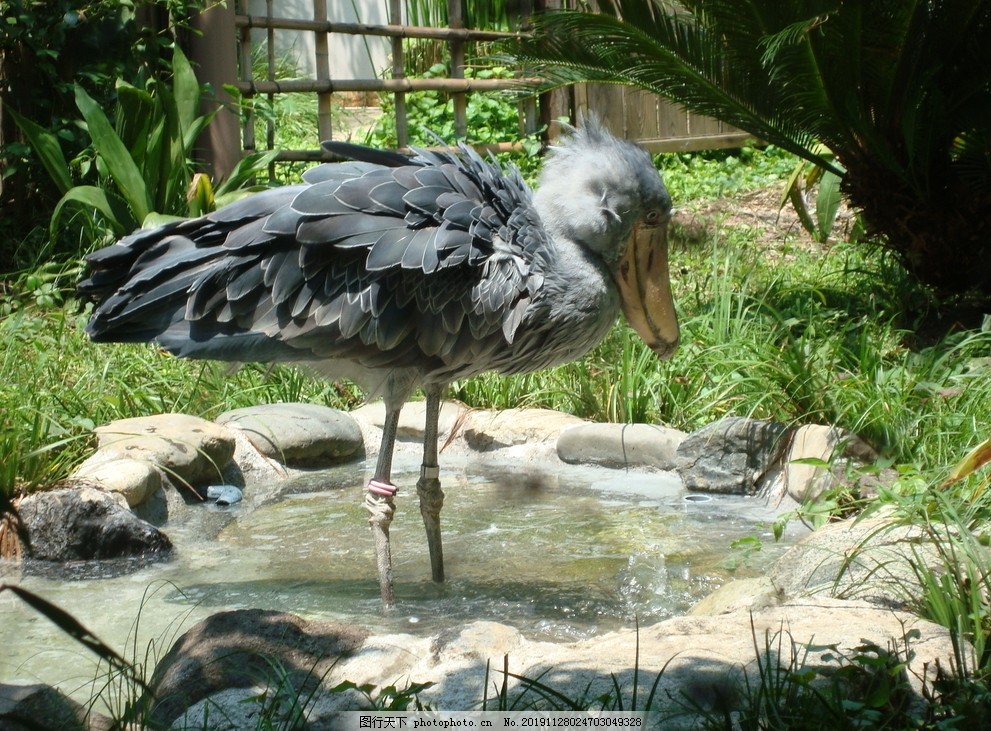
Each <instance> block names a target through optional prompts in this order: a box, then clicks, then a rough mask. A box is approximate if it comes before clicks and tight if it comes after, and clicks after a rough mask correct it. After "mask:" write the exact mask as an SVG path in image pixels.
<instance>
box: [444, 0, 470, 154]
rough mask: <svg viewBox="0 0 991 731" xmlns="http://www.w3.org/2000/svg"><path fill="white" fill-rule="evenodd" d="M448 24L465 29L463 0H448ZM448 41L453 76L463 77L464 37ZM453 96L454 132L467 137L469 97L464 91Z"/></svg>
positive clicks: (455, 77)
mask: <svg viewBox="0 0 991 731" xmlns="http://www.w3.org/2000/svg"><path fill="white" fill-rule="evenodd" d="M447 25H448V27H449V28H450V29H451V30H464V27H465V18H464V5H463V4H462V0H448V2H447ZM447 43H448V47H449V48H450V51H451V78H452V79H463V78H464V77H465V42H464V39H462V38H459V37H457V36H454V37H451V38H449V39H448V41H447ZM451 97H452V99H451V100H452V102H453V106H454V134H455V135H457V136H458V137H467V136H468V98H467V97H466V96H465V93H464V92H463V91H456V92H454V93H453V94H452V95H451Z"/></svg>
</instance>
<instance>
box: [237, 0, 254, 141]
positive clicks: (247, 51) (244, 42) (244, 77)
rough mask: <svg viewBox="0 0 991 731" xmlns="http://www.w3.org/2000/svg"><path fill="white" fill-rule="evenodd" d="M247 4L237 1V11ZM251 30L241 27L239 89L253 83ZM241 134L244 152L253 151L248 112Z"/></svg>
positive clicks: (252, 130)
mask: <svg viewBox="0 0 991 731" xmlns="http://www.w3.org/2000/svg"><path fill="white" fill-rule="evenodd" d="M246 4H247V0H239V2H238V9H243V7H244V6H245V5H246ZM251 74H252V70H251V28H249V27H248V26H244V25H243V26H241V68H240V69H239V73H238V76H239V80H238V82H237V83H238V85H239V87H238V88H240V85H241V84H248V85H250V84H251V83H253V80H252V78H251ZM242 134H243V135H244V136H243V138H242V140H241V144H242V145H243V147H244V149H245V150H255V149H257V145H256V142H255V115H254V114H252V113H251V112H250V111H249V112H248V114H246V115H245V118H244V129H243V132H242Z"/></svg>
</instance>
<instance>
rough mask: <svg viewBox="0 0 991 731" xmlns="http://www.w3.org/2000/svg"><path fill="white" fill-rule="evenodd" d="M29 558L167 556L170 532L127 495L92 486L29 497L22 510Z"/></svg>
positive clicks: (80, 558)
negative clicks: (133, 507)
mask: <svg viewBox="0 0 991 731" xmlns="http://www.w3.org/2000/svg"><path fill="white" fill-rule="evenodd" d="M18 512H19V514H20V518H21V520H22V521H23V523H24V525H25V526H26V528H27V533H28V537H29V538H30V546H29V547H28V550H26V551H25V556H26V557H28V558H34V559H41V560H45V561H77V560H89V559H113V558H131V557H137V556H145V557H147V556H161V557H163V558H164V557H166V556H167V555H168V554H169V552H170V551H171V550H172V542H171V541H170V540H169V538H168V536H166V535H165V534H164V533H162V532H161V531H160V530H158V529H157V528H156V527H155V526H153V525H151V524H150V523H147V522H145V521H143V520H141V519H140V518H138V517H137V516H135V515H134V514H133V513H132V512H131V511H130V510H128V509H127V505H126V503H124V500H123V498H120V497H114V496H112V495H110V494H108V493H106V492H103V491H102V490H96V489H93V488H91V487H82V488H80V489H75V488H71V487H66V488H59V489H56V490H48V491H45V492H40V493H34V494H32V495H28V496H27V497H26V498H24V499H23V500H22V501H21V504H20V507H19V508H18Z"/></svg>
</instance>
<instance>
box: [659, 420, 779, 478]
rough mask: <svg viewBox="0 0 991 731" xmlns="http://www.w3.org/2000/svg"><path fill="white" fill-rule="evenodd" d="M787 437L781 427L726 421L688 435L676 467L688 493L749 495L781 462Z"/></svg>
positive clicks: (745, 421) (677, 455)
mask: <svg viewBox="0 0 991 731" xmlns="http://www.w3.org/2000/svg"><path fill="white" fill-rule="evenodd" d="M788 436H789V429H788V427H786V426H785V425H784V424H779V423H777V422H773V421H760V420H758V419H748V418H745V417H739V416H731V417H727V418H725V419H720V420H719V421H716V422H713V423H712V424H709V425H707V426H704V427H702V428H701V429H699V430H698V431H696V432H693V433H692V434H690V435H688V437H687V438H686V439H685V440H684V441H683V442H682V443H681V445H680V446H679V447H678V452H677V454H676V456H675V465H676V468H677V470H678V474H679V475H680V476H681V479H682V481H683V482H684V483H685V487H687V488H688V489H689V490H703V491H707V492H715V493H722V494H733V495H752V494H754V493H755V492H756V491H757V488H758V486H759V484H760V481H761V479H762V478H763V477H764V475H765V474H766V473H767V472H768V470H769V469H771V467H772V466H773V465H774V464H776V463H777V462H778V461H779V460H780V458H781V455H782V454H783V453H784V450H785V448H786V447H787V446H788Z"/></svg>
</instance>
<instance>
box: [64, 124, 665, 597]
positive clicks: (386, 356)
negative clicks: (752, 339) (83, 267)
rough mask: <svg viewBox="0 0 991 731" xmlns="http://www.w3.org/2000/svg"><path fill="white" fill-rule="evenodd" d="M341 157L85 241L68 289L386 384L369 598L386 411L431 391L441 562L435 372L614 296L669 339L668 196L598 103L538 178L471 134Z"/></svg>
mask: <svg viewBox="0 0 991 731" xmlns="http://www.w3.org/2000/svg"><path fill="white" fill-rule="evenodd" d="M325 146H326V147H328V148H329V149H331V150H334V151H336V152H338V153H341V152H343V153H344V154H345V156H346V157H349V158H351V160H350V161H348V162H341V163H327V164H322V165H319V166H316V167H314V168H312V169H310V170H309V171H307V172H306V173H305V174H304V175H303V183H301V184H299V185H293V186H288V187H283V188H276V189H271V190H267V191H264V192H261V193H256V194H254V195H251V196H249V197H247V198H244V199H242V200H240V201H238V202H236V203H233V204H231V205H229V206H226V207H224V208H221V209H220V210H217V211H215V212H213V213H210V214H208V215H205V216H203V217H201V218H196V219H192V220H184V221H181V222H175V223H169V224H167V225H165V226H162V227H160V228H156V229H151V230H142V231H139V232H137V233H134V234H132V235H130V236H127V237H126V238H124V239H122V240H121V241H120V242H118V243H116V244H114V245H112V246H109V247H107V248H105V249H102V250H100V251H97V252H96V253H94V254H92V255H91V256H90V257H89V258H88V264H89V268H90V274H89V278H88V279H86V280H85V281H83V282H82V283H81V284H80V285H79V290H80V293H81V294H83V295H84V296H86V297H89V298H90V299H92V300H94V301H95V302H96V306H95V309H94V311H93V314H92V317H91V319H90V320H89V324H88V327H87V333H88V334H89V336H90V337H91V338H92V339H93V340H94V341H97V342H108V341H113V342H154V343H157V344H158V345H159V346H161V347H162V348H164V349H165V350H167V351H169V352H171V353H173V354H175V355H177V356H179V357H183V358H208V359H215V360H222V361H234V362H268V363H272V362H284V361H290V362H294V363H297V364H301V365H303V366H306V367H308V368H309V369H311V370H315V371H317V372H318V373H320V374H322V375H325V376H328V377H331V378H345V377H346V378H350V379H353V380H354V381H355V382H357V383H358V384H359V385H360V386H362V387H363V388H364V389H365V391H366V392H367V393H368V394H370V395H380V396H381V397H382V398H383V399H384V401H385V407H386V418H385V424H384V428H383V431H382V443H381V448H380V449H379V452H378V461H377V464H376V467H375V473H374V476H373V477H372V479H371V480H370V481H369V483H368V485H367V491H366V494H365V506H366V507H367V509H368V512H369V515H370V517H369V522H370V524H371V526H372V529H373V533H374V536H375V552H376V560H377V564H378V573H379V583H380V586H381V591H382V599H383V601H384V603H385V605H386V606H387V607H390V606H392V605H393V604H394V601H395V598H394V592H393V587H392V559H391V553H390V547H389V526H390V522H391V520H392V516H393V512H394V510H395V496H396V487H395V486H394V485H393V483H392V481H391V475H390V472H391V467H392V454H393V448H394V445H395V438H396V429H397V425H398V419H399V411H400V409H401V408H402V406H403V403H404V402H405V401H406V400H407V399H408V398H409V397H410V395H411V393H412V392H413V391H414V389H415V388H417V387H419V388H422V389H423V391H424V393H425V394H426V425H425V436H424V443H423V465H422V469H421V475H420V479H419V481H418V483H417V493H418V495H419V499H420V511H421V513H422V515H423V521H424V524H425V526H426V530H427V542H428V548H429V552H430V561H431V569H432V573H433V579H434V580H435V581H438V582H440V581H443V579H444V560H443V554H442V549H441V533H440V512H441V506H442V504H443V500H444V493H443V492H442V491H441V486H440V480H439V470H438V462H437V431H438V426H437V420H438V412H439V408H440V398H441V394H442V391H443V389H444V387H445V386H446V385H447V384H448V383H450V382H451V381H453V380H455V379H462V378H467V377H469V376H474V375H476V374H479V373H482V372H483V371H497V372H499V373H504V374H516V373H525V372H528V371H534V370H537V369H541V368H548V367H550V366H555V365H558V364H561V363H565V362H567V361H572V360H575V359H576V358H580V357H582V356H583V355H585V354H586V353H588V351H589V350H591V349H592V348H593V347H594V346H595V345H596V344H597V343H598V342H599V341H600V340H601V339H602V338H603V337H604V336H605V334H606V332H607V331H608V330H609V328H610V327H611V325H612V324H613V322H614V321H615V319H616V317H617V314H618V312H619V310H620V308H622V310H623V312H624V313H625V315H626V318H627V320H628V321H629V323H630V325H632V326H633V328H634V329H635V330H636V331H637V333H638V334H639V335H640V336H641V337H642V338H643V339H644V340H645V341H646V343H647V344H648V345H649V346H650V347H651V348H652V349H653V350H654V351H655V352H656V353H657V355H658V356H660V357H661V358H665V357H668V356H669V355H670V354H671V353H672V352H673V350H674V348H675V347H676V345H677V342H678V324H677V320H676V318H675V312H674V304H673V301H672V297H671V291H670V283H669V277H668V257H667V239H666V228H667V222H668V219H669V217H670V213H671V199H670V196H669V195H668V192H667V190H666V189H665V187H664V185H663V183H662V182H661V178H660V176H659V174H658V172H657V170H656V169H655V168H654V166H653V165H652V164H651V160H650V157H649V156H648V154H647V153H646V152H645V151H644V150H643V149H642V148H640V147H638V146H636V145H634V144H632V143H630V142H627V141H623V140H620V139H617V138H615V137H613V136H612V135H610V134H609V133H608V132H607V131H606V130H605V129H603V128H602V127H601V126H600V125H599V124H597V123H595V122H588V123H586V124H585V125H584V126H583V127H582V128H581V129H572V130H570V133H569V134H568V135H567V136H566V137H565V138H564V139H563V140H562V141H561V142H560V144H559V145H558V146H556V147H552V148H551V150H550V152H549V154H548V157H547V159H546V161H545V163H544V165H543V168H542V173H541V175H540V178H539V185H538V186H537V189H536V192H533V191H531V190H530V189H529V188H528V187H527V185H526V184H525V183H524V182H523V179H522V178H521V176H520V174H519V172H518V171H517V170H515V169H514V168H510V169H507V170H503V169H501V168H500V167H499V166H498V165H497V164H496V163H495V162H494V161H492V160H485V159H483V158H481V157H480V156H479V155H478V154H476V153H475V152H474V151H472V150H471V149H470V148H468V147H467V146H463V145H462V146H461V148H460V151H459V152H458V153H448V152H435V151H428V150H416V151H415V154H414V155H412V156H411V157H406V156H402V155H399V154H398V153H390V152H381V151H376V150H369V149H367V148H360V147H357V146H354V145H347V144H341V143H326V145H325Z"/></svg>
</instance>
